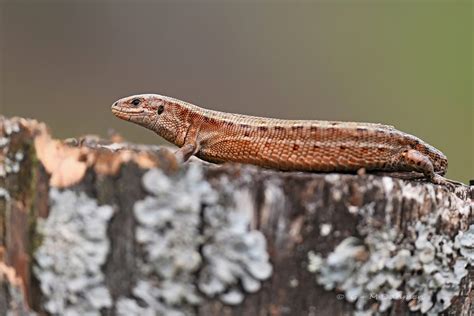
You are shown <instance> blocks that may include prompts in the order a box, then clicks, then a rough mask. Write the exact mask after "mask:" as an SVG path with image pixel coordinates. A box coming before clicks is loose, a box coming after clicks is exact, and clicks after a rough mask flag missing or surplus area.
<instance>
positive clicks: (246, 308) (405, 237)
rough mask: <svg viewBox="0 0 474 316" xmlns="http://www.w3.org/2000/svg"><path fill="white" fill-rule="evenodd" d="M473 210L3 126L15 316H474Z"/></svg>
mask: <svg viewBox="0 0 474 316" xmlns="http://www.w3.org/2000/svg"><path fill="white" fill-rule="evenodd" d="M115 140H116V141H117V139H115ZM473 198H474V188H473V187H468V186H462V185H458V186H456V188H455V190H454V191H450V190H449V189H447V188H445V187H442V186H438V185H433V184H431V183H428V182H423V181H407V180H401V179H396V178H391V177H382V176H375V175H370V174H369V175H352V174H337V173H331V174H317V173H301V172H279V171H272V170H266V169H261V168H257V167H253V166H245V165H237V164H224V165H219V166H218V165H213V164H209V163H205V162H202V161H200V160H198V159H191V161H190V162H189V163H186V164H179V163H177V161H176V159H175V156H174V154H173V150H172V149H169V148H166V147H158V146H149V145H137V144H130V143H125V142H112V141H105V140H101V139H99V138H97V137H92V136H89V137H84V138H81V139H77V140H75V139H69V140H65V141H60V140H55V139H54V138H52V137H51V136H50V134H49V133H48V130H47V128H46V126H45V124H43V123H39V122H37V121H34V120H27V119H21V118H12V119H6V118H0V315H30V314H34V313H37V314H46V315H47V314H51V315H84V314H88V315H352V314H355V315H377V314H383V315H411V314H432V315H435V314H439V313H442V314H446V315H473V314H474V303H473V298H474V293H473V282H474V268H473V266H472V264H473V262H474V261H473V260H474V226H471V225H472V224H473V217H472V207H473Z"/></svg>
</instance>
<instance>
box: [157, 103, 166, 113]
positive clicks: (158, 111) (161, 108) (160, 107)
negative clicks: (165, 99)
mask: <svg viewBox="0 0 474 316" xmlns="http://www.w3.org/2000/svg"><path fill="white" fill-rule="evenodd" d="M164 110H165V107H164V106H163V105H160V106H159V107H158V110H157V113H158V115H160V114H161V113H163V111H164Z"/></svg>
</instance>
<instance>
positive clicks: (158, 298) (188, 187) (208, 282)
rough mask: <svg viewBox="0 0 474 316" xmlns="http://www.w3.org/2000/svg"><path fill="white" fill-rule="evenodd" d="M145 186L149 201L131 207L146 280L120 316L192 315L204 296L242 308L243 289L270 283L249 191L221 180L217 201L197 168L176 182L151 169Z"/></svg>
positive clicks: (120, 309)
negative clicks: (252, 218)
mask: <svg viewBox="0 0 474 316" xmlns="http://www.w3.org/2000/svg"><path fill="white" fill-rule="evenodd" d="M143 186H144V188H145V189H146V191H147V192H148V193H149V195H148V196H147V197H146V198H145V199H144V200H141V201H137V202H136V203H135V206H134V215H135V218H136V220H137V222H138V227H137V230H136V240H137V242H138V243H139V244H140V245H141V247H142V249H143V251H144V256H143V259H139V260H140V262H139V265H138V266H139V269H140V273H141V275H142V277H141V280H140V281H139V282H138V283H137V285H136V286H135V288H134V289H133V297H129V298H121V299H120V300H119V302H118V304H117V307H116V309H117V313H119V314H121V315H154V313H158V314H166V315H189V314H193V312H192V311H193V306H196V305H198V304H200V302H202V299H203V296H202V294H204V295H206V296H209V297H214V296H217V297H219V298H220V299H221V300H222V301H223V302H224V303H227V304H238V303H240V302H242V300H243V299H244V294H245V293H244V292H242V291H241V290H240V288H239V284H242V285H243V289H244V291H245V292H255V291H257V290H258V289H259V288H260V281H261V280H263V279H265V278H267V277H269V276H270V274H271V265H270V264H269V262H268V260H269V258H268V254H267V252H266V242H265V238H264V236H263V235H262V234H261V233H260V232H259V231H256V230H251V229H250V227H249V223H250V217H249V214H251V213H252V211H253V210H252V209H247V208H248V207H253V205H252V204H249V203H250V202H249V203H245V201H247V202H248V201H250V197H249V196H248V192H243V191H239V190H235V188H234V187H233V186H232V185H231V184H230V183H229V182H228V181H226V179H224V178H223V179H221V181H220V184H219V192H220V194H217V191H216V190H215V189H214V188H213V187H211V185H210V184H209V183H208V182H207V181H206V180H205V179H204V178H203V175H202V167H201V165H200V164H193V163H190V164H189V165H188V168H186V169H182V170H181V171H180V172H179V173H178V174H177V175H174V176H167V175H165V174H164V173H163V172H162V171H160V170H159V169H151V170H150V171H148V172H147V173H146V174H145V175H144V177H143ZM222 192H224V193H222ZM236 192H237V193H236ZM236 199H239V203H236ZM243 200H245V201H243ZM237 204H238V205H241V208H238V207H237ZM195 284H198V288H196V286H195Z"/></svg>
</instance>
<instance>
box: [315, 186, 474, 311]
mask: <svg viewBox="0 0 474 316" xmlns="http://www.w3.org/2000/svg"><path fill="white" fill-rule="evenodd" d="M383 179H384V180H383V184H384V186H385V190H386V192H389V193H390V192H391V190H392V189H393V187H394V184H393V180H392V179H389V178H383ZM402 195H403V198H404V199H408V200H415V201H417V202H419V203H422V202H423V200H424V199H425V198H427V197H431V198H435V197H436V194H435V192H434V190H433V189H431V188H426V189H421V188H417V187H415V186H411V185H409V184H408V185H405V186H404V189H403V193H402ZM438 200H441V199H438ZM390 202H391V201H388V204H390ZM450 203H454V206H455V207H456V208H455V209H456V211H457V212H458V214H461V215H463V216H466V215H467V214H469V212H470V206H469V204H468V203H466V202H463V201H462V200H460V199H458V198H457V197H453V198H452V201H451V202H450ZM388 204H387V208H386V210H385V212H386V217H385V222H384V223H383V224H384V225H383V226H382V227H380V222H378V223H377V222H376V220H374V218H375V217H374V212H375V203H374V202H371V203H368V204H366V205H363V206H362V207H359V208H357V209H356V211H357V213H359V214H361V215H363V216H362V217H361V218H362V219H363V220H362V223H360V225H359V226H358V232H359V234H360V235H361V236H362V237H359V238H357V237H348V238H346V239H344V240H343V241H342V242H340V243H339V245H337V246H336V248H335V249H334V250H333V251H332V252H331V253H330V254H329V255H328V256H327V257H323V256H321V255H320V254H317V253H314V252H309V253H308V262H309V264H308V270H309V271H310V272H313V273H316V274H317V278H316V279H317V282H318V284H320V285H322V286H323V287H324V288H325V289H326V290H337V291H341V292H343V293H344V294H343V296H344V297H345V299H346V300H347V301H349V302H354V303H355V307H356V313H359V314H360V313H363V314H365V315H373V314H376V313H378V312H384V311H387V310H388V309H389V308H390V307H391V306H392V304H393V302H394V301H396V300H404V301H405V302H407V303H408V307H409V309H410V310H411V311H419V312H421V313H424V314H428V315H437V314H438V313H440V312H442V311H444V310H446V309H447V308H448V307H449V306H450V304H451V300H452V298H453V297H454V296H456V295H458V294H459V290H460V283H461V280H462V278H463V277H464V276H466V275H467V269H466V268H467V265H468V263H470V262H472V261H473V259H474V225H473V226H471V227H470V229H469V230H468V231H466V232H459V234H458V235H457V236H456V237H455V238H451V237H450V236H449V235H448V234H443V233H441V232H439V231H438V230H437V229H436V227H437V226H436V223H437V222H438V221H439V220H442V218H445V217H446V214H448V213H450V215H452V214H451V213H452V212H453V211H452V209H453V208H452V207H453V205H451V208H448V207H449V204H441V205H437V209H436V210H435V211H432V212H431V213H428V214H426V215H424V216H422V217H421V218H420V220H419V221H418V222H417V223H416V224H415V225H414V229H413V231H412V232H411V233H412V234H411V235H412V236H415V237H416V238H415V240H413V239H411V238H408V237H407V238H404V239H402V240H400V231H399V229H398V228H397V227H396V225H393V223H392V222H391V216H390V212H392V210H393V208H392V207H391V206H388ZM348 211H349V210H348ZM351 212H354V207H353V209H352V210H351ZM387 213H388V214H387Z"/></svg>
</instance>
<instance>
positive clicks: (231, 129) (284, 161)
mask: <svg viewBox="0 0 474 316" xmlns="http://www.w3.org/2000/svg"><path fill="white" fill-rule="evenodd" d="M112 112H113V113H114V114H115V115H116V116H117V117H119V118H121V119H123V120H127V121H131V122H133V123H136V124H138V125H141V126H144V127H146V128H148V129H150V130H152V131H154V132H155V133H157V134H158V135H160V136H161V137H163V138H165V139H166V140H167V141H169V142H171V143H174V144H175V145H177V146H178V147H181V148H180V149H179V150H178V151H177V155H178V157H180V158H181V160H182V161H186V160H187V159H188V158H189V157H190V156H191V155H196V156H197V157H199V158H201V159H204V160H206V161H209V162H214V163H222V162H227V161H232V162H239V163H246V164H253V165H257V166H261V167H266V168H272V169H278V170H287V171H289V170H294V171H313V172H331V171H340V172H355V171H358V170H360V169H365V170H367V171H384V172H413V171H414V172H418V173H422V174H423V175H424V176H425V177H426V178H427V179H429V180H430V181H431V182H433V183H437V184H448V182H451V181H450V180H447V179H445V178H443V177H442V176H443V175H444V174H445V173H446V170H447V166H448V161H447V159H446V156H445V155H444V154H443V153H442V152H440V151H439V150H437V149H436V148H434V147H432V146H430V145H429V144H427V143H425V142H423V141H422V140H421V139H419V138H417V137H415V136H412V135H409V134H406V133H403V132H401V131H399V130H396V129H395V128H394V127H393V126H387V125H382V124H374V123H356V122H337V121H316V120H282V119H274V118H264V117H255V116H248V115H241V114H231V113H224V112H218V111H212V110H208V109H204V108H201V107H198V106H196V105H193V104H190V103H187V102H184V101H181V100H177V99H173V98H170V97H165V96H161V95H156V94H143V95H136V96H130V97H127V98H123V99H120V100H118V101H117V102H115V103H114V104H113V105H112Z"/></svg>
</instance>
